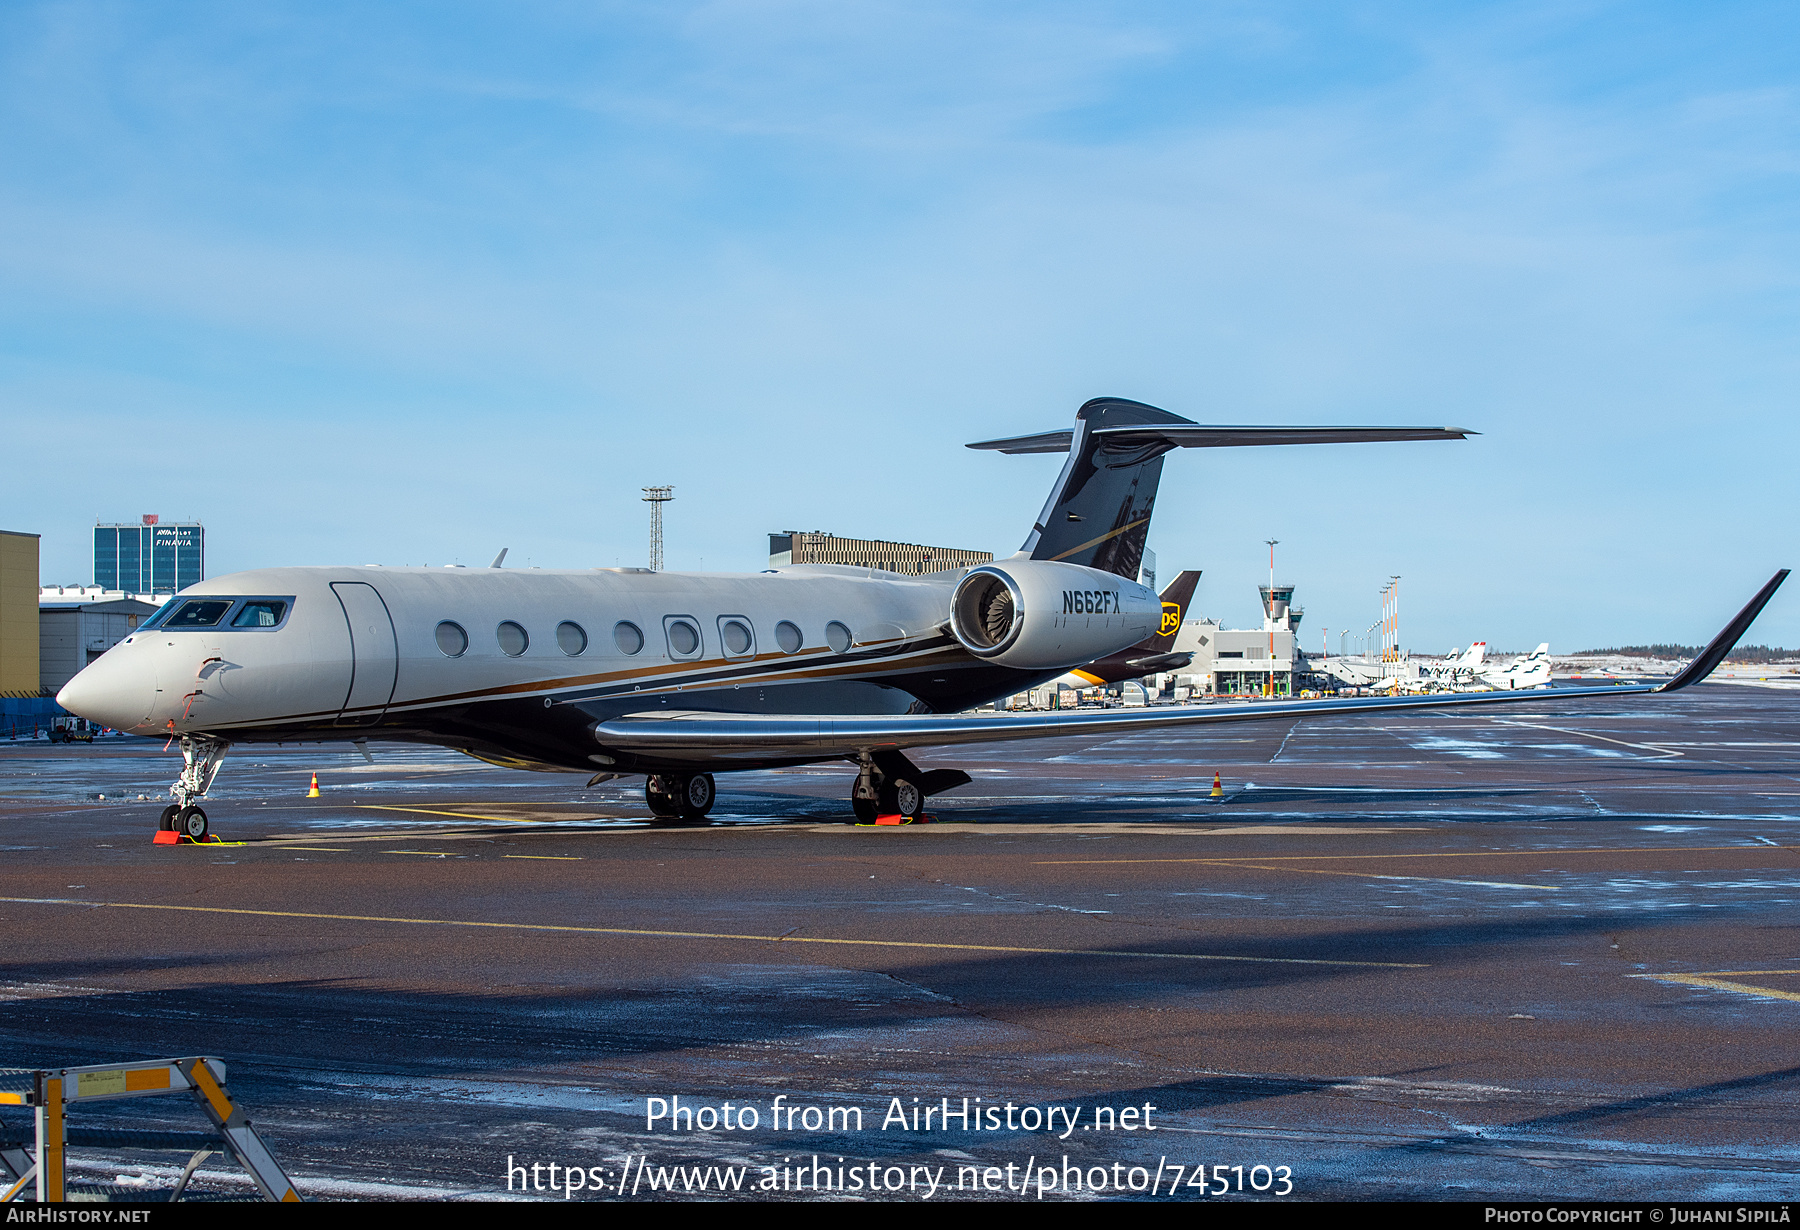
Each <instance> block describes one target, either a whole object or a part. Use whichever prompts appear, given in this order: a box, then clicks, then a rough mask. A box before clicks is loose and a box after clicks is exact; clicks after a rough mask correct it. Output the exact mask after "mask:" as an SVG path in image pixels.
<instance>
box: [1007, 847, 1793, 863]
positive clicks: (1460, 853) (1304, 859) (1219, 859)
mask: <svg viewBox="0 0 1800 1230" xmlns="http://www.w3.org/2000/svg"><path fill="white" fill-rule="evenodd" d="M1706 850H1759V851H1760V850H1800V846H1597V847H1595V848H1593V849H1591V850H1438V851H1430V852H1427V853H1423V854H1215V855H1210V856H1206V857H1192V858H1065V859H1039V860H1038V861H1037V862H1035V863H1033V864H1032V866H1034V867H1080V866H1088V865H1100V864H1112V863H1119V864H1123V863H1239V864H1244V865H1248V864H1245V860H1246V859H1256V860H1257V861H1258V862H1264V863H1282V862H1300V863H1310V862H1317V861H1321V860H1337V861H1343V860H1348V859H1370V858H1382V859H1398V858H1540V859H1549V858H1559V857H1561V856H1563V855H1567V854H1692V853H1696V852H1699V851H1706Z"/></svg>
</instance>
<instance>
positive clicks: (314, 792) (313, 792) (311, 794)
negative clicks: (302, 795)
mask: <svg viewBox="0 0 1800 1230" xmlns="http://www.w3.org/2000/svg"><path fill="white" fill-rule="evenodd" d="M306 797H307V798H309V799H316V798H318V797H319V775H318V774H317V773H314V774H313V778H312V787H311V788H310V789H308V790H307V792H306Z"/></svg>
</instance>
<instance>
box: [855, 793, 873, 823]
mask: <svg viewBox="0 0 1800 1230" xmlns="http://www.w3.org/2000/svg"><path fill="white" fill-rule="evenodd" d="M850 811H851V813H852V814H854V815H855V817H856V820H855V823H857V824H874V823H875V815H876V811H875V800H874V799H851V800H850Z"/></svg>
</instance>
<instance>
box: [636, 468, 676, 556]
mask: <svg viewBox="0 0 1800 1230" xmlns="http://www.w3.org/2000/svg"><path fill="white" fill-rule="evenodd" d="M643 492H644V503H646V504H648V505H649V506H650V571H651V572H661V571H662V570H663V552H662V508H663V505H664V504H667V503H668V502H669V501H670V500H672V499H674V498H675V488H674V487H645V488H643Z"/></svg>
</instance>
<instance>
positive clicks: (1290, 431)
mask: <svg viewBox="0 0 1800 1230" xmlns="http://www.w3.org/2000/svg"><path fill="white" fill-rule="evenodd" d="M1093 434H1094V435H1095V436H1096V437H1098V438H1100V439H1102V440H1104V441H1105V442H1106V443H1107V444H1108V445H1110V446H1114V447H1123V448H1132V447H1141V446H1146V445H1156V444H1161V445H1163V446H1165V447H1167V448H1246V447H1250V446H1253V445H1263V444H1370V443H1379V442H1382V441H1407V440H1465V439H1467V438H1468V437H1470V436H1473V435H1479V434H1480V433H1479V432H1474V431H1469V430H1468V429H1467V428H1463V427H1224V426H1208V425H1205V424H1200V423H1196V424H1193V425H1192V426H1177V425H1174V424H1166V425H1165V424H1160V423H1159V424H1154V425H1148V426H1128V427H1101V428H1098V429H1096V430H1095V431H1094V433H1093ZM1074 438H1075V433H1074V432H1073V431H1068V430H1065V431H1045V432H1040V433H1038V434H1037V435H1035V436H1010V437H1008V438H1006V439H1003V440H982V441H980V442H978V443H975V444H970V445H968V446H967V447H969V448H980V449H992V450H994V451H996V452H1001V453H1066V452H1068V451H1069V445H1070V444H1071V443H1072V442H1073V440H1074Z"/></svg>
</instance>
